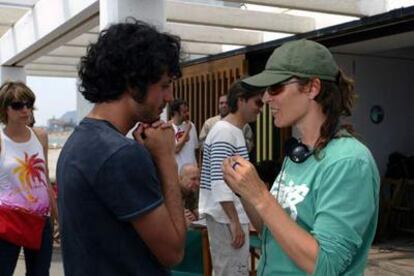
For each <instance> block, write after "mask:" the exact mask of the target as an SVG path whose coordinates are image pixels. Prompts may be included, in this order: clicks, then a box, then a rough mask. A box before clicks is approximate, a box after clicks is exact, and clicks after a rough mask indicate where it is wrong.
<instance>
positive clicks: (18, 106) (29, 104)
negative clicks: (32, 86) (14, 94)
mask: <svg viewBox="0 0 414 276" xmlns="http://www.w3.org/2000/svg"><path fill="white" fill-rule="evenodd" d="M33 104H34V103H33V102H31V101H28V102H23V101H18V102H11V103H10V104H9V106H10V107H11V108H12V109H13V110H22V109H23V108H24V107H27V108H28V109H32V108H33Z"/></svg>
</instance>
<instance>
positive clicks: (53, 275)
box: [14, 246, 64, 276]
mask: <svg viewBox="0 0 414 276" xmlns="http://www.w3.org/2000/svg"><path fill="white" fill-rule="evenodd" d="M25 272H26V268H25V263H24V255H23V250H22V252H21V253H20V256H19V261H18V262H17V266H16V270H15V272H14V276H25ZM63 275H64V274H63V266H62V254H61V251H60V246H55V247H54V248H53V255H52V265H51V267H50V276H63Z"/></svg>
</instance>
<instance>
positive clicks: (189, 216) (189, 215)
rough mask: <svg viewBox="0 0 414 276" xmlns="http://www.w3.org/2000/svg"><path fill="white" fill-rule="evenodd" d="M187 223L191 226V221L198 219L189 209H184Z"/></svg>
mask: <svg viewBox="0 0 414 276" xmlns="http://www.w3.org/2000/svg"><path fill="white" fill-rule="evenodd" d="M184 217H185V224H186V225H187V227H189V226H190V224H191V222H193V221H196V220H197V217H196V216H195V215H194V214H193V212H191V211H190V210H188V209H184Z"/></svg>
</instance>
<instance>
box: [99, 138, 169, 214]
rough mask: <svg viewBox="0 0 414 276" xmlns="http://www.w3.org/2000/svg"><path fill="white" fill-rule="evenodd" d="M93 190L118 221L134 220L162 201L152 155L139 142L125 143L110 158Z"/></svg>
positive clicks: (100, 172) (100, 171)
mask: <svg viewBox="0 0 414 276" xmlns="http://www.w3.org/2000/svg"><path fill="white" fill-rule="evenodd" d="M93 189H94V190H95V192H96V194H97V196H98V197H99V199H100V200H101V201H102V202H103V203H104V205H105V206H106V207H107V208H108V209H109V210H110V211H111V212H112V213H113V214H114V215H115V216H116V217H117V218H118V219H119V220H125V221H128V220H132V219H134V218H136V217H138V216H140V215H142V214H145V213H147V212H149V211H151V210H152V209H154V208H156V207H158V206H159V205H161V204H162V202H163V196H162V193H161V187H160V182H159V180H158V177H157V175H156V170H155V166H154V164H153V162H152V159H151V156H150V154H149V152H148V151H147V150H146V149H145V148H144V147H143V146H142V145H139V144H130V145H128V146H124V147H122V148H121V149H120V150H118V151H117V152H116V153H114V154H113V155H112V156H111V157H110V158H109V159H107V160H106V161H105V163H104V165H103V166H102V168H101V169H100V170H99V173H98V175H97V179H96V181H95V182H94V184H93Z"/></svg>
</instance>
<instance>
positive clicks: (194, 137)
mask: <svg viewBox="0 0 414 276" xmlns="http://www.w3.org/2000/svg"><path fill="white" fill-rule="evenodd" d="M191 124H192V127H191V130H190V135H191V140H192V143H193V145H192V147H193V148H194V149H198V137H197V130H196V128H195V125H194V124H193V123H191Z"/></svg>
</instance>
